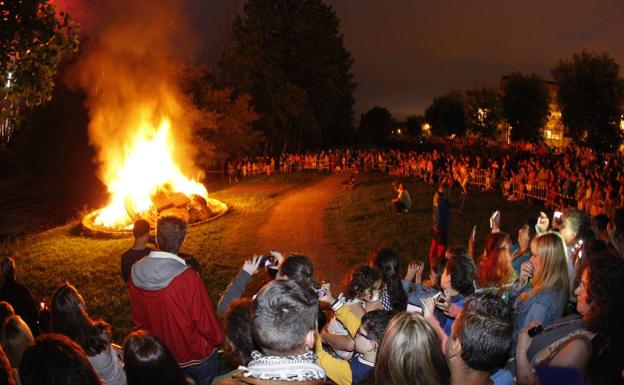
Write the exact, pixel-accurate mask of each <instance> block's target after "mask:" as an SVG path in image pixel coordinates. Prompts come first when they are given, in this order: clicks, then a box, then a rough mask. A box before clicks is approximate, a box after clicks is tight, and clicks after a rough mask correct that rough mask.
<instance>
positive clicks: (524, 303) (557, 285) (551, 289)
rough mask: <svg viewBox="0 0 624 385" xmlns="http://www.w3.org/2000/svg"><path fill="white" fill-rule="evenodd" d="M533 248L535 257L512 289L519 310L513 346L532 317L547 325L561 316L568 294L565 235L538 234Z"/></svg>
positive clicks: (516, 316)
mask: <svg viewBox="0 0 624 385" xmlns="http://www.w3.org/2000/svg"><path fill="white" fill-rule="evenodd" d="M531 250H532V253H533V256H532V257H531V259H529V261H528V262H525V263H524V264H523V265H522V270H521V273H520V277H519V278H518V281H516V283H515V284H514V285H513V286H512V287H511V288H510V299H511V300H513V301H515V303H514V308H515V311H516V314H515V317H514V345H513V349H515V347H516V345H515V341H516V338H517V335H518V333H519V332H520V331H521V330H523V329H524V328H525V326H526V325H527V324H528V323H529V322H531V321H532V320H539V321H540V322H541V323H542V324H547V323H550V322H552V321H554V320H557V319H559V318H561V316H562V315H563V312H564V309H565V304H566V303H567V299H568V296H569V294H568V290H569V280H568V270H567V267H566V257H565V253H566V251H565V245H564V242H563V239H562V237H561V236H560V235H559V234H558V233H554V232H548V233H545V234H542V235H539V236H538V237H536V238H534V239H533V242H532V243H531ZM529 278H532V281H531V282H530V283H529Z"/></svg>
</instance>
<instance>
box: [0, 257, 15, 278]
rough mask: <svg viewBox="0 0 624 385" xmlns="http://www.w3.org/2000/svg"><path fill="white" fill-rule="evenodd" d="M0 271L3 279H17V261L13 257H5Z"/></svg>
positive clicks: (0, 264)
mask: <svg viewBox="0 0 624 385" xmlns="http://www.w3.org/2000/svg"><path fill="white" fill-rule="evenodd" d="M0 271H2V277H3V278H4V279H5V280H6V279H15V261H14V260H13V258H11V257H8V256H7V257H4V258H2V261H0Z"/></svg>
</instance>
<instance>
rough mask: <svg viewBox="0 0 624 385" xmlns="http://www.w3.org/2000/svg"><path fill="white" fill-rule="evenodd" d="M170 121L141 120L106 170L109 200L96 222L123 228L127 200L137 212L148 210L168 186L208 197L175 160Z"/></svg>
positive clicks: (126, 224) (126, 215)
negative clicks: (115, 164) (113, 165)
mask: <svg viewBox="0 0 624 385" xmlns="http://www.w3.org/2000/svg"><path fill="white" fill-rule="evenodd" d="M170 128H171V122H170V121H169V119H167V118H163V119H162V120H161V122H160V124H159V125H158V127H154V126H153V125H151V124H150V123H149V122H142V123H140V125H139V127H138V128H137V131H136V134H135V135H134V137H133V138H132V139H131V140H130V141H129V145H128V146H127V150H126V153H125V154H120V156H121V157H122V158H123V160H122V161H121V162H119V163H118V168H117V169H113V170H111V172H109V173H108V177H109V178H110V180H106V181H105V182H106V184H107V186H108V191H109V192H110V193H111V194H112V199H111V202H110V203H109V205H108V206H106V207H105V208H103V209H102V210H101V212H100V214H99V215H98V216H97V218H96V219H95V223H96V224H98V225H102V226H105V227H126V226H128V224H130V223H132V219H131V218H130V217H129V215H128V212H127V202H128V201H130V202H131V203H132V205H133V208H134V210H136V211H137V212H138V213H141V212H146V211H149V210H150V209H151V208H152V206H153V203H152V199H151V197H152V196H153V195H154V194H156V192H158V191H159V189H162V188H163V187H164V186H167V188H168V189H171V190H172V191H175V192H181V193H184V194H185V195H187V196H190V195H192V194H197V195H200V196H202V197H203V198H205V199H208V192H207V191H206V188H205V187H204V185H202V184H201V183H198V182H197V181H195V180H192V179H190V178H188V177H187V176H186V175H184V173H183V172H182V171H181V170H180V167H179V166H178V164H177V163H176V162H175V161H174V159H173V155H172V154H174V148H175V146H174V141H173V139H172V138H171V135H169V131H170Z"/></svg>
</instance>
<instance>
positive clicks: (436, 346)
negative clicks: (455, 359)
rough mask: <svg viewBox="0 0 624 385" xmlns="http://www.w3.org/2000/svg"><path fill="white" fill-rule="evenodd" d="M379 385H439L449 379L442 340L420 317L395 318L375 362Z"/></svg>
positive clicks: (376, 379) (405, 314) (405, 315)
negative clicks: (441, 344) (441, 346)
mask: <svg viewBox="0 0 624 385" xmlns="http://www.w3.org/2000/svg"><path fill="white" fill-rule="evenodd" d="M373 376H374V379H375V384H376V385H381V384H391V385H407V384H415V385H424V384H427V385H438V384H448V383H449V379H450V374H449V369H448V366H447V364H446V359H445V358H444V355H443V354H442V350H441V348H440V339H439V337H438V335H437V333H436V331H435V330H434V329H433V327H432V326H431V325H430V324H429V322H428V321H426V320H425V319H424V318H423V317H422V316H420V315H418V314H408V313H400V314H399V315H397V316H395V317H394V318H393V319H392V321H391V322H390V324H389V325H388V328H387V330H386V333H385V334H384V337H383V339H382V341H381V345H380V347H379V351H378V352H377V358H376V360H375V369H374V375H373Z"/></svg>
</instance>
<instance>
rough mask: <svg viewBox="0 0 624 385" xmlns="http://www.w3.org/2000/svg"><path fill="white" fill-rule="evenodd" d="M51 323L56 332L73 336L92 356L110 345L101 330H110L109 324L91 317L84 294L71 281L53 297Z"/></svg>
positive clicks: (63, 285)
mask: <svg viewBox="0 0 624 385" xmlns="http://www.w3.org/2000/svg"><path fill="white" fill-rule="evenodd" d="M51 323H52V330H54V332H55V333H61V334H64V335H65V336H67V337H69V338H71V339H72V340H73V341H75V342H77V343H78V344H79V345H80V346H81V347H82V349H84V350H85V351H86V352H87V354H88V355H90V356H94V355H96V354H98V353H100V352H101V351H103V350H104V349H106V347H107V345H108V342H107V341H105V340H104V339H103V338H102V337H101V332H104V331H105V330H106V331H108V325H106V324H105V323H103V322H98V323H96V322H94V321H93V320H91V318H89V315H88V314H87V312H86V311H85V304H84V301H83V299H82V296H81V295H80V293H78V290H77V289H76V288H75V287H74V286H73V285H72V284H70V283H69V282H65V283H64V284H62V285H61V286H59V288H58V289H56V292H55V293H54V296H53V297H52V308H51Z"/></svg>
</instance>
